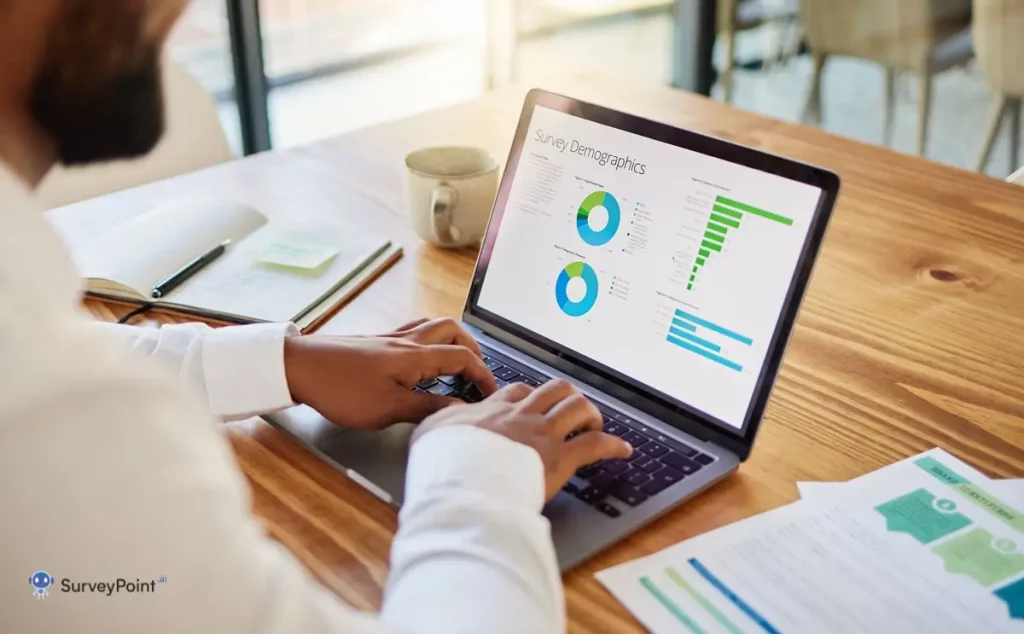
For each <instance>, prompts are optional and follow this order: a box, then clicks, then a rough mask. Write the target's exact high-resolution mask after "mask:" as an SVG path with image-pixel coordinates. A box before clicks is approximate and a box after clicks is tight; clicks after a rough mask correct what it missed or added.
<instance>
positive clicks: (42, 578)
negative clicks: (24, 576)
mask: <svg viewBox="0 0 1024 634" xmlns="http://www.w3.org/2000/svg"><path fill="white" fill-rule="evenodd" d="M28 582H29V583H31V584H32V587H33V588H35V590H33V591H32V594H33V595H35V597H36V598H37V599H45V598H46V597H47V596H48V595H49V594H50V593H49V592H47V590H46V589H47V588H49V587H50V586H52V585H53V577H51V576H50V573H48V572H43V571H42V570H40V571H39V572H36V573H35V574H33V575H32V576H31V577H29V578H28Z"/></svg>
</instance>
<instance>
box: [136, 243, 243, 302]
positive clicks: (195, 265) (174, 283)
mask: <svg viewBox="0 0 1024 634" xmlns="http://www.w3.org/2000/svg"><path fill="white" fill-rule="evenodd" d="M229 244H231V240H225V241H224V242H221V243H220V244H218V245H217V246H215V247H213V248H212V249H210V250H209V251H207V252H206V253H204V254H202V255H200V256H199V257H198V258H196V259H194V260H192V261H191V262H189V263H188V264H186V265H185V266H183V267H181V268H180V269H179V270H178V271H177V272H176V273H173V274H171V276H170V277H166V278H164V279H163V280H162V281H160V282H158V283H157V284H156V286H154V287H153V299H160V298H161V297H164V296H166V295H167V293H170V292H171V291H173V290H174V289H176V288H178V287H179V286H181V285H182V284H184V283H185V282H186V281H188V279H189V278H190V277H192V276H193V275H195V274H196V273H198V272H199V271H202V270H203V269H205V268H206V267H207V266H209V265H210V264H212V263H213V262H214V260H216V259H217V258H219V257H220V256H222V255H224V251H226V250H227V247H228V245H229Z"/></svg>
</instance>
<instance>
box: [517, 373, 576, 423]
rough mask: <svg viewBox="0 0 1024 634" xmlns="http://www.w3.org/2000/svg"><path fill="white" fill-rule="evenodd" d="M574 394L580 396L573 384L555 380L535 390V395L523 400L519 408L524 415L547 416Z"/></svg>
mask: <svg viewBox="0 0 1024 634" xmlns="http://www.w3.org/2000/svg"><path fill="white" fill-rule="evenodd" d="M573 394H579V390H577V389H576V387H575V386H574V385H573V384H572V383H569V382H568V381H566V380H564V379H555V380H554V381H548V382H547V383H545V384H544V385H542V386H540V387H538V388H537V389H536V390H534V391H533V394H530V395H529V396H528V397H526V398H525V399H523V402H522V403H521V404H520V405H519V407H520V409H521V410H522V411H523V412H524V413H528V414H547V413H548V410H550V409H551V408H552V407H554V406H555V405H557V404H559V403H561V402H562V401H564V400H565V399H567V398H569V397H570V396H572V395H573Z"/></svg>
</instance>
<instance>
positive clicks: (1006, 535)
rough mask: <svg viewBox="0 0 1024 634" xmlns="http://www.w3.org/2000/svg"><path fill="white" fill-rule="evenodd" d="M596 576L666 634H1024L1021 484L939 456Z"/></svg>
mask: <svg viewBox="0 0 1024 634" xmlns="http://www.w3.org/2000/svg"><path fill="white" fill-rule="evenodd" d="M800 491H801V495H802V496H803V499H802V500H801V501H800V502H796V503H794V504H790V505H788V506H784V507H781V508H778V509H775V510H773V511H770V512H768V513H764V514H762V515H759V516H756V517H752V518H749V519H746V520H743V521H740V522H736V523H735V524H731V525H729V526H726V527H724V528H721V529H719V530H716V531H712V532H710V533H707V534H704V535H701V536H699V537H696V538H694V539H691V540H689V541H686V542H683V543H681V544H678V545H676V546H673V547H671V548H668V549H666V550H663V551H661V552H659V553H656V554H654V555H651V556H649V557H645V558H643V559H640V560H637V561H633V562H629V563H626V564H623V565H620V566H616V567H614V568H610V569H608V570H604V571H602V572H600V573H598V575H597V578H598V579H599V580H600V581H601V582H602V583H603V584H604V585H605V586H606V587H607V588H608V589H609V590H610V591H611V592H612V593H613V594H614V595H615V596H616V597H617V598H618V599H619V600H620V601H622V603H623V604H625V606H626V607H627V608H629V610H630V611H632V612H633V614H634V615H636V617H637V618H638V619H639V620H640V621H641V622H643V624H644V625H646V626H647V627H648V628H649V629H650V630H651V631H652V632H656V633H657V634H662V633H670V632H682V633H685V634H702V633H705V632H706V633H708V634H712V633H718V632H722V633H726V634H763V633H765V632H767V633H768V634H776V633H782V634H794V633H803V632H810V633H814V634H824V633H845V632H850V633H853V632H857V633H860V632H872V633H874V632H886V633H888V632H894V633H896V632H898V633H901V634H902V633H905V632H927V633H929V634H933V633H937V632H970V633H987V632H1024V513H1022V512H1020V511H1018V510H1017V509H1018V508H1024V486H1022V484H1021V481H1019V480H1012V481H1011V480H1007V481H993V480H991V479H989V478H987V477H985V476H984V475H983V474H981V473H980V472H978V471H977V470H975V469H973V468H971V467H970V466H969V465H967V464H965V463H964V462H962V461H960V460H957V459H956V458H954V457H953V456H951V455H949V454H948V453H946V452H944V451H942V450H939V449H933V450H931V451H928V452H926V453H924V454H921V455H919V456H914V457H913V458H909V459H907V460H904V461H902V462H898V463H896V464H894V465H891V466H889V467H886V468H884V469H881V470H878V471H875V472H873V473H870V474H867V475H865V476H862V477H860V478H857V479H855V480H852V481H850V482H846V483H838V484H837V483H800Z"/></svg>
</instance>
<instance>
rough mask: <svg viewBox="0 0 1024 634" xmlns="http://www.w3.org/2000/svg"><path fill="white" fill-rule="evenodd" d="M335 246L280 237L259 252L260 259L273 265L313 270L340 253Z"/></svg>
mask: <svg viewBox="0 0 1024 634" xmlns="http://www.w3.org/2000/svg"><path fill="white" fill-rule="evenodd" d="M338 251H339V249H338V248H337V247H334V246H329V245H325V244H317V243H314V242H303V241H299V240H294V239H285V238H279V239H277V240H274V241H273V242H271V243H270V244H269V245H267V247H266V248H265V249H263V251H262V252H261V253H260V254H259V261H260V262H261V263H263V264H270V265H272V266H283V267H287V268H290V269H301V270H303V271H313V270H316V269H319V268H320V267H322V266H324V265H325V264H327V263H328V262H330V261H331V260H333V259H334V258H335V257H336V256H337V255H338Z"/></svg>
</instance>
